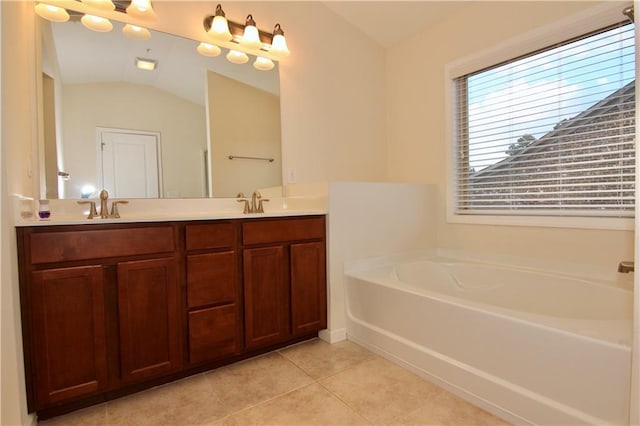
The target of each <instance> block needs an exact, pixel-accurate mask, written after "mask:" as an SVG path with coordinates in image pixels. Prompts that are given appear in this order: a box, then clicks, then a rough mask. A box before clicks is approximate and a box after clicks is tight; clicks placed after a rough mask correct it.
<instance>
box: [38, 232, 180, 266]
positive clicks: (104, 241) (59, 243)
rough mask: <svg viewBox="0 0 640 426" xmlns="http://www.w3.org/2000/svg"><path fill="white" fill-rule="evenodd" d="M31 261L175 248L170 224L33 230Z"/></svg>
mask: <svg viewBox="0 0 640 426" xmlns="http://www.w3.org/2000/svg"><path fill="white" fill-rule="evenodd" d="M29 246H30V255H31V262H32V263H51V262H68V261H74V260H87V259H99V258H108V257H120V256H134V255H141V254H156V253H168V252H173V251H174V250H175V241H174V232H173V227H171V226H152V227H145V228H124V229H90V230H89V229H85V230H74V231H59V232H34V233H32V234H30V238H29Z"/></svg>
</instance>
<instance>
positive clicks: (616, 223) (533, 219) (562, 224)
mask: <svg viewBox="0 0 640 426" xmlns="http://www.w3.org/2000/svg"><path fill="white" fill-rule="evenodd" d="M447 222H448V223H460V224H470V225H497V226H529V227H544V228H578V229H606V230H612V231H613V230H615V231H633V230H634V229H635V225H634V222H635V220H634V219H633V218H617V217H558V216H553V217H551V216H509V215H505V216H495V215H459V214H448V215H447Z"/></svg>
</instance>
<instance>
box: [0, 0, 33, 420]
mask: <svg viewBox="0 0 640 426" xmlns="http://www.w3.org/2000/svg"><path fill="white" fill-rule="evenodd" d="M0 7H1V8H2V21H1V31H2V65H3V67H2V139H1V140H0V143H1V147H2V155H1V160H2V164H1V167H0V170H1V171H0V173H1V178H0V184H1V188H0V196H1V197H2V199H1V208H2V212H1V215H0V222H1V226H2V227H1V228H0V233H1V236H2V238H1V240H2V245H1V252H0V263H1V264H2V272H1V275H0V279H1V280H2V281H1V282H0V295H1V297H0V301H1V303H2V306H1V307H0V318H1V319H0V321H1V323H2V329H1V334H0V348H1V349H0V378H1V380H0V407H1V410H0V424H2V425H19V424H23V425H26V424H30V423H31V420H32V417H31V416H29V415H27V406H26V396H25V382H24V364H23V362H22V343H21V342H22V335H21V332H20V303H19V292H18V270H17V253H16V244H15V230H14V228H13V222H14V218H13V209H12V207H11V199H10V196H11V194H16V193H18V194H24V195H27V196H36V197H37V191H38V182H39V177H38V167H37V166H38V161H37V157H36V156H35V153H36V152H37V139H38V138H37V126H36V119H35V118H36V108H35V102H36V74H35V71H34V70H35V55H34V52H33V49H34V46H35V37H34V33H33V28H34V17H33V6H32V5H31V4H30V3H18V2H1V3H0Z"/></svg>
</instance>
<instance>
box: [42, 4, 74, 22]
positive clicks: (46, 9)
mask: <svg viewBox="0 0 640 426" xmlns="http://www.w3.org/2000/svg"><path fill="white" fill-rule="evenodd" d="M35 11H36V14H37V15H38V16H40V17H42V18H44V19H48V20H49V21H52V22H67V21H68V20H69V13H68V12H67V11H66V10H65V9H63V8H62V7H58V6H54V5H51V4H44V3H38V4H37V5H36V6H35Z"/></svg>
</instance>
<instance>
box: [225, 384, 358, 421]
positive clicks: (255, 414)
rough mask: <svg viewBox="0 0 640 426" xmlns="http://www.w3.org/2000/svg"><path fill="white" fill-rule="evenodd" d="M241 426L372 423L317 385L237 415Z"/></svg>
mask: <svg viewBox="0 0 640 426" xmlns="http://www.w3.org/2000/svg"><path fill="white" fill-rule="evenodd" d="M234 417H235V420H236V421H237V422H238V424H240V425H305V426H306V425H336V426H338V425H366V424H368V422H367V421H366V420H365V419H364V418H362V417H360V416H359V415H358V414H357V413H356V412H355V411H354V410H352V409H351V408H349V407H348V406H347V405H346V404H344V403H343V402H342V401H340V400H339V399H338V398H336V397H334V396H333V395H331V394H330V393H329V392H327V391H326V390H325V389H324V388H323V387H322V386H320V385H318V384H317V383H314V384H311V385H309V386H305V387H303V388H300V389H297V390H295V391H293V392H290V393H287V394H285V395H282V396H279V397H277V398H274V399H272V400H269V401H267V402H265V403H262V404H260V405H257V406H255V407H251V408H249V409H247V410H244V411H242V412H240V413H238V414H235V415H234Z"/></svg>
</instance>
